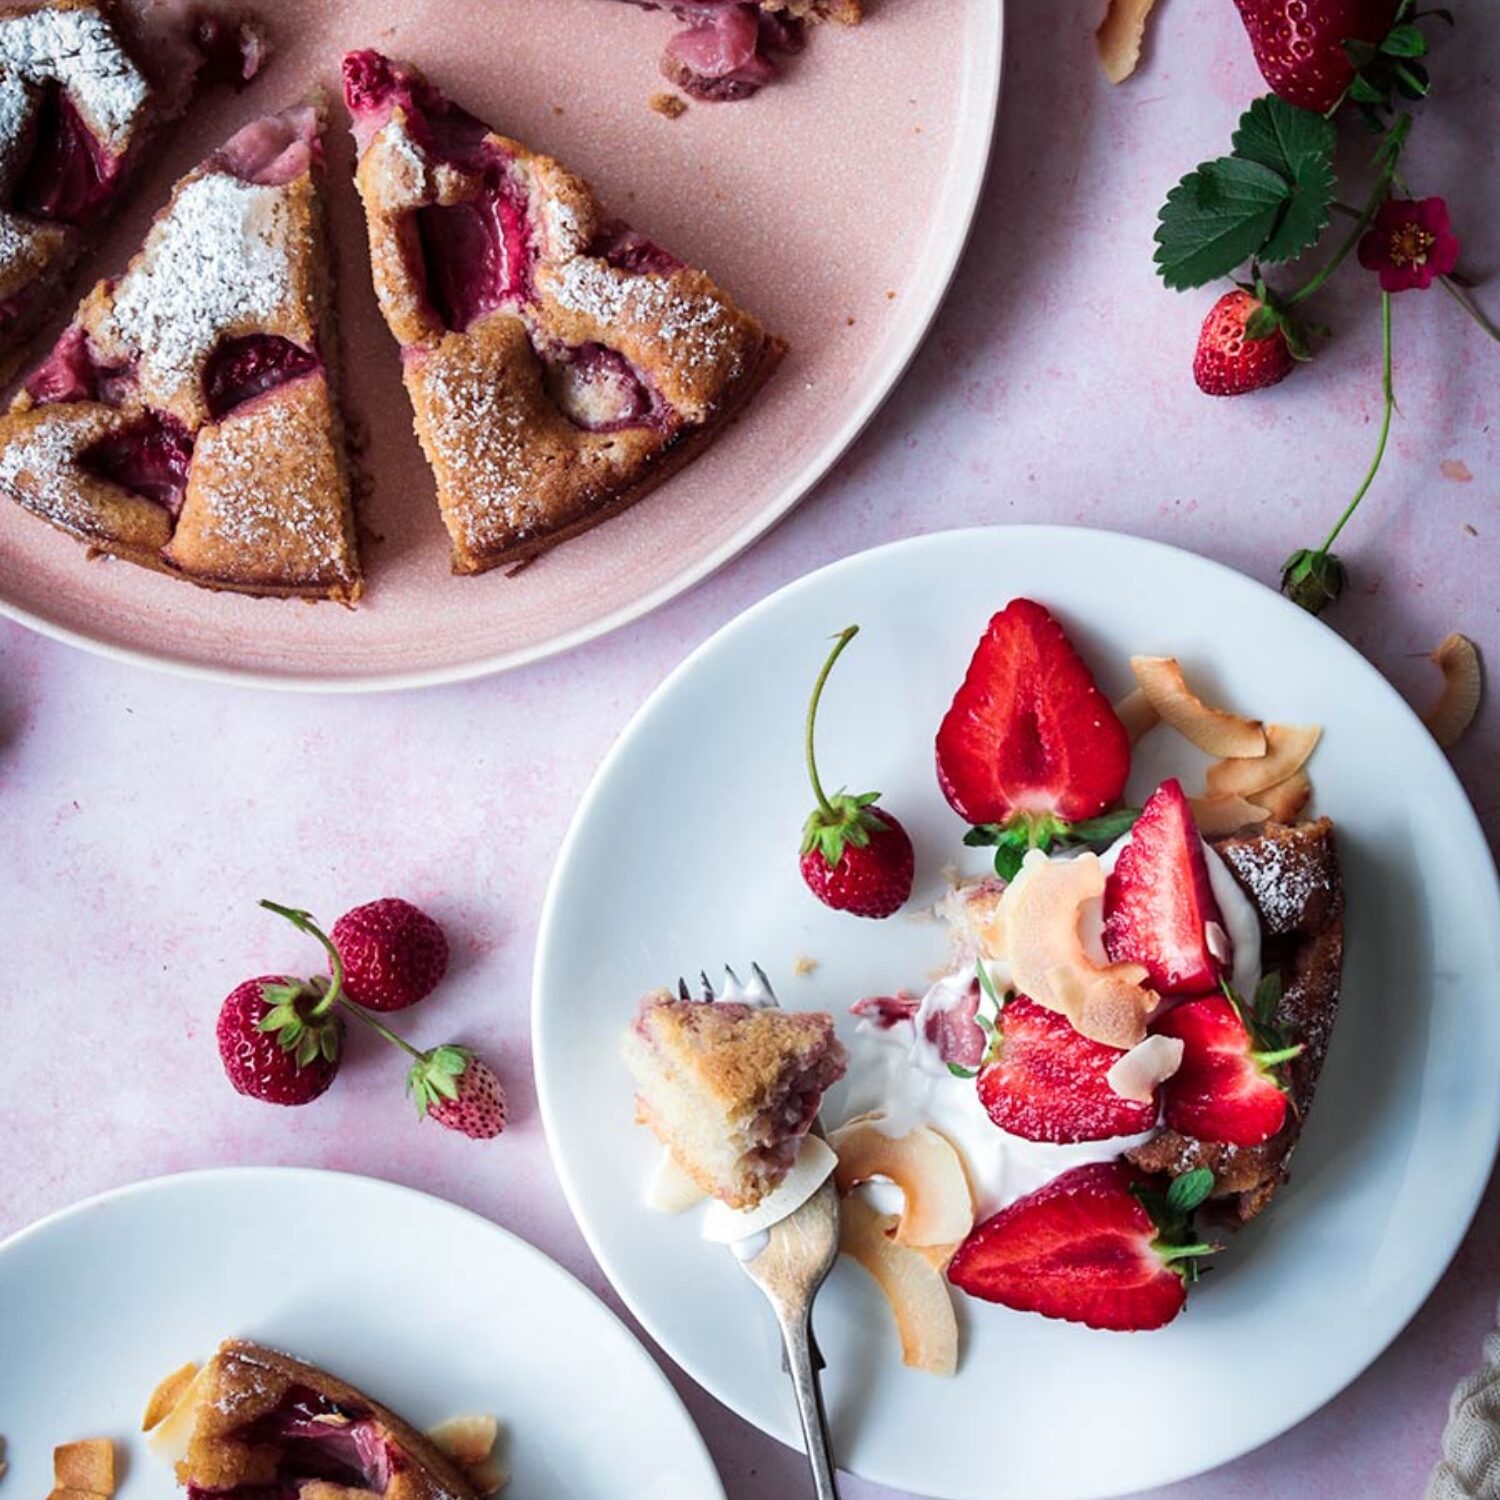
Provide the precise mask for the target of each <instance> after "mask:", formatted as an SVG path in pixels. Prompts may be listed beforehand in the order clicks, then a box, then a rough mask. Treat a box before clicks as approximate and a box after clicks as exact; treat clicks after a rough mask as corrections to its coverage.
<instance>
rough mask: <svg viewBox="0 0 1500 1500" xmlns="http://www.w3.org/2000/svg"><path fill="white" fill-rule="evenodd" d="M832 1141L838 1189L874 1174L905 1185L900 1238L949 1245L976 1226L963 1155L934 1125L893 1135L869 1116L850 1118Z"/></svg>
mask: <svg viewBox="0 0 1500 1500" xmlns="http://www.w3.org/2000/svg"><path fill="white" fill-rule="evenodd" d="M828 1144H829V1145H830V1146H832V1147H833V1149H834V1150H835V1151H836V1152H838V1157H839V1164H838V1168H837V1175H836V1179H835V1180H836V1181H837V1183H838V1189H839V1192H841V1193H847V1192H849V1191H850V1190H851V1189H853V1188H855V1187H857V1186H858V1185H859V1184H860V1183H862V1182H868V1181H869V1180H870V1179H871V1178H873V1177H883V1178H885V1179H886V1180H888V1181H890V1182H894V1183H895V1184H896V1186H897V1187H899V1188H900V1189H901V1192H902V1195H903V1196H904V1197H905V1200H906V1203H905V1207H904V1208H903V1209H902V1213H901V1219H900V1222H899V1223H898V1224H897V1225H896V1231H895V1239H896V1242H897V1244H901V1245H910V1246H912V1247H913V1248H930V1247H933V1246H949V1247H951V1246H952V1245H954V1244H956V1243H957V1242H958V1241H959V1240H962V1239H963V1238H964V1236H965V1235H967V1234H968V1232H969V1231H970V1230H971V1229H972V1228H973V1227H974V1198H973V1194H972V1193H971V1192H970V1191H969V1178H968V1174H967V1173H966V1172H965V1171H964V1164H963V1160H962V1158H961V1157H960V1156H959V1154H958V1152H957V1151H956V1150H955V1149H954V1147H953V1145H952V1143H951V1142H949V1141H948V1139H947V1138H946V1137H945V1136H942V1135H940V1134H939V1133H938V1132H937V1131H936V1130H933V1129H932V1128H931V1127H930V1126H927V1125H919V1126H917V1128H916V1129H915V1130H912V1131H909V1132H908V1133H907V1134H906V1135H903V1136H889V1135H886V1134H885V1133H884V1132H883V1131H881V1129H880V1127H879V1125H878V1124H876V1123H875V1121H873V1120H871V1119H860V1120H851V1121H850V1122H849V1123H848V1124H846V1125H842V1126H840V1127H839V1129H837V1130H835V1131H834V1132H833V1134H832V1135H831V1136H829V1138H828Z"/></svg>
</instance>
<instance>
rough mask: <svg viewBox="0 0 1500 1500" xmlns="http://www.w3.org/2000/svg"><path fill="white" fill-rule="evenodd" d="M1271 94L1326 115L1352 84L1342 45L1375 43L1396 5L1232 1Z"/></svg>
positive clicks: (1382, 1)
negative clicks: (1237, 10)
mask: <svg viewBox="0 0 1500 1500" xmlns="http://www.w3.org/2000/svg"><path fill="white" fill-rule="evenodd" d="M1234 3H1235V4H1236V5H1237V6H1238V7H1239V12H1240V19H1241V20H1242V21H1243V22H1244V23H1245V30H1246V31H1247V32H1249V34H1250V45H1251V47H1252V48H1253V49H1254V51H1255V61H1256V63H1257V64H1258V65H1259V67H1260V71H1261V73H1262V75H1263V76H1264V78H1265V80H1266V82H1267V83H1268V84H1269V85H1270V86H1271V92H1272V93H1274V94H1277V95H1279V96H1280V97H1281V98H1283V99H1285V100H1286V102H1287V103H1288V104H1295V105H1296V106H1297V107H1298V108H1299V109H1310V110H1312V111H1313V112H1314V113H1316V114H1320V115H1324V114H1327V113H1328V111H1329V110H1331V109H1332V108H1333V107H1334V106H1335V105H1336V104H1337V103H1338V102H1339V101H1340V100H1341V99H1342V98H1343V97H1344V91H1345V90H1346V89H1347V88H1348V87H1349V85H1350V84H1351V83H1353V81H1354V63H1353V61H1352V59H1351V58H1350V56H1349V53H1348V50H1347V49H1346V48H1345V46H1344V43H1345V42H1347V41H1353V42H1366V43H1371V44H1374V43H1378V42H1381V41H1384V40H1385V37H1386V34H1387V33H1388V32H1389V31H1390V29H1391V26H1392V25H1393V23H1394V22H1395V19H1396V10H1397V3H1398V0H1234Z"/></svg>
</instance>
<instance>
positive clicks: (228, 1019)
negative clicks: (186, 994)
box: [215, 974, 344, 1104]
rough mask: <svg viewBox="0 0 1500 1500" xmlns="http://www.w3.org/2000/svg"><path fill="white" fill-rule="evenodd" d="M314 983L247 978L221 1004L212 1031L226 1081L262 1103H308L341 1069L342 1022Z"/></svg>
mask: <svg viewBox="0 0 1500 1500" xmlns="http://www.w3.org/2000/svg"><path fill="white" fill-rule="evenodd" d="M326 1001H327V996H326V994H325V993H324V992H323V991H322V990H321V989H320V988H319V987H318V985H317V984H316V983H313V984H303V983H302V982H301V981H300V980H297V979H288V978H286V977H284V976H283V975H280V974H269V975H264V976H262V977H261V978H260V979H247V980H246V981H245V982H244V983H243V984H241V985H237V986H236V987H235V988H234V989H233V990H232V991H231V992H230V994H229V997H228V998H227V999H226V1000H225V1001H224V1004H223V1005H222V1006H221V1007H220V1010H219V1021H218V1025H217V1027H216V1028H215V1037H216V1039H217V1041H218V1044H219V1057H220V1059H221V1060H222V1062H223V1064H224V1071H225V1073H227V1074H228V1075H229V1081H230V1083H232V1084H233V1085H234V1087H235V1088H236V1089H237V1090H238V1091H239V1092H240V1093H242V1094H248V1095H249V1096H250V1097H251V1098H252V1099H259V1100H261V1101H262V1102H264V1103H266V1104H309V1103H311V1102H312V1101H313V1100H314V1099H316V1098H317V1097H318V1095H319V1094H321V1093H323V1092H324V1090H325V1089H327V1087H328V1085H329V1084H330V1083H332V1082H333V1079H334V1075H335V1074H336V1073H337V1072H338V1069H339V1049H340V1045H341V1043H342V1041H343V1033H344V1027H343V1022H342V1021H341V1020H340V1019H339V1017H338V1016H337V1015H330V1014H329V1013H328V1009H327V1006H326V1003H325V1002H326Z"/></svg>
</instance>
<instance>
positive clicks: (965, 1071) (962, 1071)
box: [948, 1062, 979, 1078]
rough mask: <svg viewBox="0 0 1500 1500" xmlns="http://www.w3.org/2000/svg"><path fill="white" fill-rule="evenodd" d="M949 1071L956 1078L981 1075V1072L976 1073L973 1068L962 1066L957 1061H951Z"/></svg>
mask: <svg viewBox="0 0 1500 1500" xmlns="http://www.w3.org/2000/svg"><path fill="white" fill-rule="evenodd" d="M948 1071H949V1072H950V1073H951V1074H952V1075H953V1076H954V1077H955V1078H978V1077H979V1074H978V1073H976V1072H975V1071H974V1070H973V1069H972V1068H961V1067H959V1065H958V1064H957V1063H955V1062H951V1063H949V1064H948Z"/></svg>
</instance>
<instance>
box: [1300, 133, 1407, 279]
mask: <svg viewBox="0 0 1500 1500" xmlns="http://www.w3.org/2000/svg"><path fill="white" fill-rule="evenodd" d="M1400 160H1401V153H1400V150H1399V148H1398V149H1397V150H1395V151H1394V152H1393V153H1392V155H1391V157H1390V159H1389V160H1388V161H1387V162H1386V164H1385V166H1384V167H1382V168H1381V171H1380V175H1379V177H1377V178H1376V179H1375V186H1374V187H1373V188H1372V189H1371V190H1370V196H1369V197H1368V198H1367V199H1366V200H1365V206H1364V207H1363V208H1362V209H1353V208H1350V207H1349V206H1348V205H1347V204H1344V203H1335V204H1334V205H1333V206H1334V207H1335V208H1336V209H1338V210H1339V211H1340V212H1341V213H1344V214H1352V215H1353V217H1354V228H1353V229H1351V230H1350V231H1349V234H1348V237H1347V238H1346V239H1345V240H1344V243H1343V244H1342V245H1340V246H1339V248H1338V249H1337V250H1336V251H1334V254H1333V259H1332V260H1330V261H1329V262H1328V264H1327V265H1325V266H1324V267H1323V269H1322V270H1321V271H1319V272H1318V273H1317V274H1316V275H1315V276H1314V277H1313V278H1312V280H1311V281H1309V282H1308V283H1307V285H1306V286H1303V287H1300V288H1299V289H1298V290H1297V291H1295V292H1293V293H1292V295H1291V296H1290V297H1288V298H1287V300H1286V305H1287V306H1288V307H1295V306H1296V305H1297V304H1298V303H1299V302H1301V301H1304V300H1305V299H1306V298H1308V297H1311V296H1312V294H1313V293H1314V292H1316V291H1317V290H1318V289H1319V288H1320V287H1322V286H1323V285H1324V283H1326V282H1327V280H1328V278H1329V277H1330V276H1332V275H1333V273H1334V272H1335V271H1337V270H1338V268H1339V267H1340V266H1341V265H1343V263H1344V262H1345V261H1346V260H1348V258H1349V255H1350V252H1351V251H1352V250H1353V249H1354V247H1355V246H1356V245H1358V244H1359V242H1360V240H1362V239H1363V238H1364V234H1365V231H1366V230H1367V229H1368V228H1369V227H1370V225H1371V224H1372V223H1374V221H1375V215H1376V214H1378V213H1379V212H1380V205H1381V204H1382V203H1384V202H1385V200H1386V199H1387V198H1388V197H1389V196H1390V191H1391V180H1392V178H1394V177H1395V175H1396V164H1397V162H1399V161H1400Z"/></svg>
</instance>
